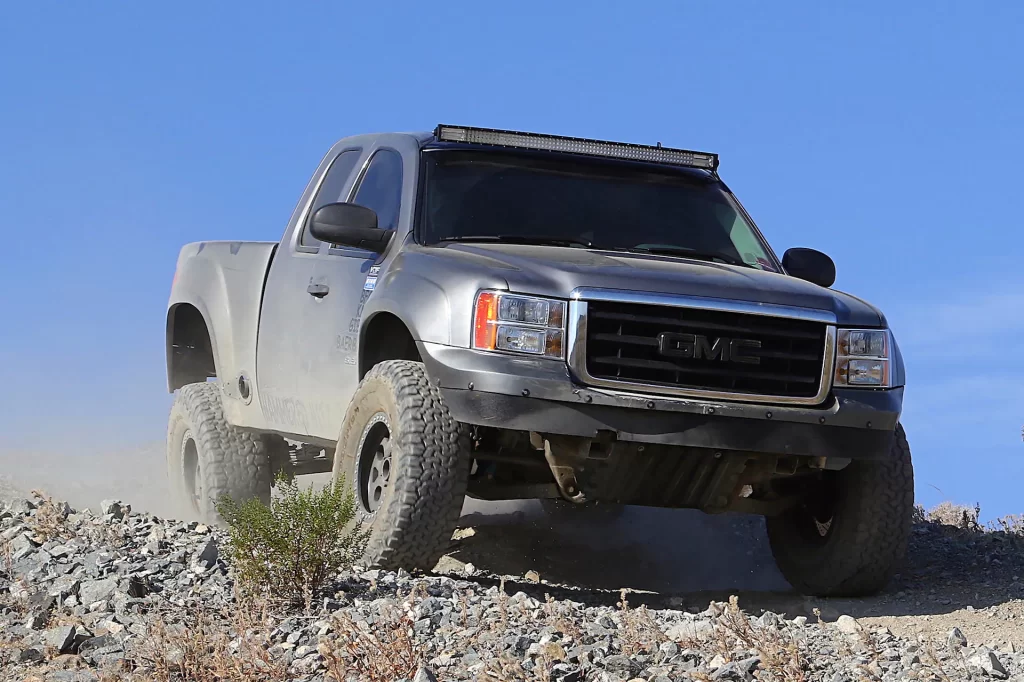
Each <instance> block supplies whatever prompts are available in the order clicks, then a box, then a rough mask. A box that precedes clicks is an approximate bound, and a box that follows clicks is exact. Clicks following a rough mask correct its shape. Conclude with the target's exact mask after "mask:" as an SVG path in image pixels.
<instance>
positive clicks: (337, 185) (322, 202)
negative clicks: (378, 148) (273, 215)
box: [299, 149, 362, 248]
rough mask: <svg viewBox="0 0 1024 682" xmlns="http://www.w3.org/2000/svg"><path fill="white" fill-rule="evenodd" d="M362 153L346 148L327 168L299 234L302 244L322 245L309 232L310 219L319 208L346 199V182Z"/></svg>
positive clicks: (359, 150)
mask: <svg viewBox="0 0 1024 682" xmlns="http://www.w3.org/2000/svg"><path fill="white" fill-rule="evenodd" d="M360 154H362V150H361V149H348V150H345V151H343V152H342V153H341V154H338V157H337V158H336V159H334V162H333V163H332V164H331V167H330V168H329V169H328V170H327V176H326V177H325V178H324V181H323V182H322V183H321V184H320V189H319V190H318V191H317V193H316V196H315V197H314V198H313V205H312V207H311V208H310V209H309V215H308V216H306V224H305V225H303V226H302V234H301V235H299V244H301V245H302V246H310V247H313V248H317V247H319V246H320V242H319V241H317V240H316V239H314V238H313V235H311V234H310V233H309V221H310V219H312V217H313V214H314V213H316V211H317V209H318V208H321V207H323V206H326V205H327V204H333V203H336V202H339V201H345V197H344V196H342V194H341V193H342V191H343V190H344V189H345V183H346V181H348V177H349V176H350V175H352V169H354V168H355V167H356V162H357V161H358V160H359V155H360Z"/></svg>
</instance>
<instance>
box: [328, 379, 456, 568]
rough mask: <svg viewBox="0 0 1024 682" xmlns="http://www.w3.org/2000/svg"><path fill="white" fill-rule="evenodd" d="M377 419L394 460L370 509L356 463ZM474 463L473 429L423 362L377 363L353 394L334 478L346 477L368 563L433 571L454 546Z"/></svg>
mask: <svg viewBox="0 0 1024 682" xmlns="http://www.w3.org/2000/svg"><path fill="white" fill-rule="evenodd" d="M381 415H383V416H381ZM374 419H377V420H380V419H386V424H387V428H388V430H389V432H390V437H389V438H390V453H391V455H390V458H391V462H392V463H391V465H390V472H391V473H390V477H391V478H390V483H389V486H388V488H387V489H386V490H385V492H384V495H383V497H382V498H381V501H380V503H379V504H380V506H378V507H377V509H376V510H375V511H374V512H372V513H371V512H369V511H367V509H366V507H364V506H363V504H362V503H358V501H359V500H360V497H359V495H360V490H359V486H360V476H359V469H358V467H359V458H360V452H361V448H362V444H363V440H364V438H365V437H366V435H367V433H368V432H369V429H370V428H371V427H372V426H373V425H374V423H376V422H374V421H373V420H374ZM469 467H470V442H469V434H468V430H467V429H466V428H465V427H464V426H463V425H462V424H460V423H459V422H457V421H455V419H454V418H453V417H452V415H451V413H450V412H449V411H448V408H447V407H446V406H445V403H444V400H443V398H442V397H441V392H440V391H439V390H438V389H437V387H436V386H434V385H432V384H431V383H430V381H429V380H428V378H427V373H426V370H425V369H424V367H423V364H422V363H419V362H412V361H407V360H389V361H386V362H382V363H380V364H378V365H375V366H374V367H373V368H372V369H371V370H370V371H369V372H368V373H367V374H366V376H365V377H364V378H363V380H362V382H360V384H359V387H358V388H357V389H356V392H355V395H353V396H352V400H351V402H350V403H349V407H348V410H347V412H346V414H345V420H344V422H343V424H342V428H341V436H340V437H339V439H338V448H337V450H336V451H335V454H334V480H335V481H337V480H338V478H339V477H340V476H344V477H345V482H346V485H348V486H349V487H350V488H351V489H352V490H353V491H354V492H355V494H356V499H357V507H358V509H359V513H360V517H361V520H362V522H363V524H364V527H368V528H369V530H370V538H369V541H368V543H367V548H366V553H365V556H364V559H363V560H364V563H365V564H366V565H368V566H377V567H380V568H388V569H398V568H404V569H406V570H414V569H422V570H430V569H432V568H434V566H435V565H436V564H437V561H438V559H440V558H441V556H442V555H444V553H445V552H446V551H447V550H448V548H449V546H450V545H451V538H452V533H453V532H454V530H455V527H456V524H457V522H458V520H459V514H460V513H461V511H462V504H463V501H464V500H465V496H466V485H467V483H468V480H469Z"/></svg>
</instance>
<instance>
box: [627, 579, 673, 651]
mask: <svg viewBox="0 0 1024 682" xmlns="http://www.w3.org/2000/svg"><path fill="white" fill-rule="evenodd" d="M618 607H619V618H620V619H621V620H622V627H621V628H620V637H621V638H622V653H624V654H626V655H627V656H633V655H635V654H642V653H649V652H651V651H654V650H655V649H657V648H658V646H659V645H660V644H661V643H662V642H665V641H668V638H667V637H665V635H664V634H663V633H662V632H661V628H659V627H658V624H657V623H655V622H654V619H653V618H651V614H650V612H648V611H647V607H646V606H641V607H640V608H638V609H631V608H630V607H629V600H628V599H627V598H626V590H620V591H619V603H618Z"/></svg>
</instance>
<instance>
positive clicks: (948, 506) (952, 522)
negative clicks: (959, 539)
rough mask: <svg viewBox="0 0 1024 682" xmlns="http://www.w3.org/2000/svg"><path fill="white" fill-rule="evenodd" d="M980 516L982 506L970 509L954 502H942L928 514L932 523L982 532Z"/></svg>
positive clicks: (976, 505)
mask: <svg viewBox="0 0 1024 682" xmlns="http://www.w3.org/2000/svg"><path fill="white" fill-rule="evenodd" d="M980 516H981V506H980V505H978V504H975V505H974V506H973V507H968V506H965V505H962V504H954V503H952V502H942V503H940V504H939V505H937V506H935V507H933V508H932V509H930V510H929V511H928V512H927V519H928V520H929V521H931V522H932V523H938V524H941V525H943V526H953V527H954V528H959V529H960V530H968V531H980V530H981V524H980V523H979V522H978V518H979V517H980Z"/></svg>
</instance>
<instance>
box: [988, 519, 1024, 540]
mask: <svg viewBox="0 0 1024 682" xmlns="http://www.w3.org/2000/svg"><path fill="white" fill-rule="evenodd" d="M988 530H990V531H992V532H1003V533H1007V534H1008V535H1015V536H1024V514H1010V515H1008V516H1000V517H999V518H998V519H996V520H995V521H993V522H991V523H989V524H988Z"/></svg>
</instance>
